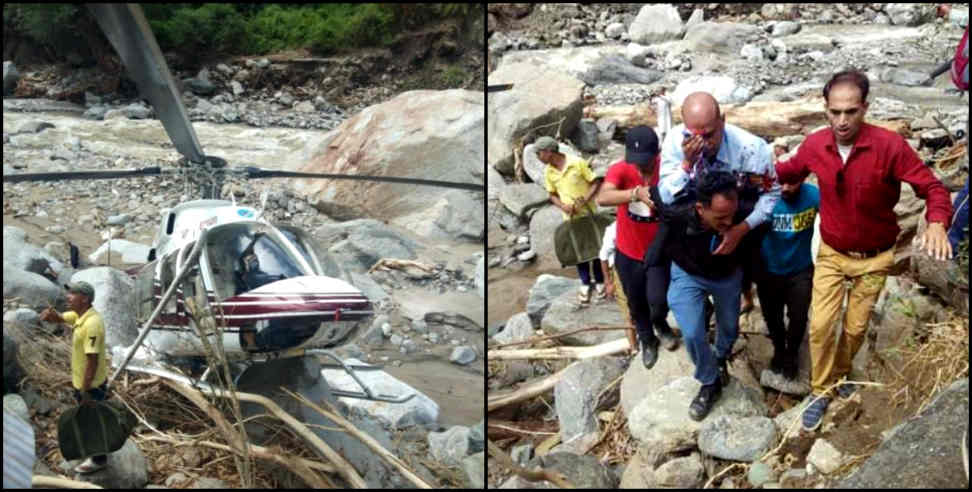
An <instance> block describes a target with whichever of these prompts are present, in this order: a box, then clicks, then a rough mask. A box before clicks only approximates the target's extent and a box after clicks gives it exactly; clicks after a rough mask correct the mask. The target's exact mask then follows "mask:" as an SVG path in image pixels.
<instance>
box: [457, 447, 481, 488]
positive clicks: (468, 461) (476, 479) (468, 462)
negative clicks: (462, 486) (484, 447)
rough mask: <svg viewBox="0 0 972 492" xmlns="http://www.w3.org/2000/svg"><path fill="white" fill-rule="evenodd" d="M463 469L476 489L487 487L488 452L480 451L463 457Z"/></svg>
mask: <svg viewBox="0 0 972 492" xmlns="http://www.w3.org/2000/svg"><path fill="white" fill-rule="evenodd" d="M462 469H463V471H465V472H466V477H468V478H469V485H470V487H472V488H474V489H485V488H486V476H485V475H486V452H485V451H480V452H478V453H476V454H471V455H469V456H466V457H465V458H463V459H462Z"/></svg>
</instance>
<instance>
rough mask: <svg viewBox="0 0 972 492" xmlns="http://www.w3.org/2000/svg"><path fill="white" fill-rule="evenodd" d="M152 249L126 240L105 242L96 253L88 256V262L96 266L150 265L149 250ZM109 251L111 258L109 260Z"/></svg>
mask: <svg viewBox="0 0 972 492" xmlns="http://www.w3.org/2000/svg"><path fill="white" fill-rule="evenodd" d="M151 249H152V247H151V246H148V245H145V244H139V243H135V242H132V241H127V240H125V239H112V240H110V241H105V242H104V243H103V244H102V245H101V246H99V247H98V249H97V250H95V251H94V253H91V254H90V255H88V260H89V261H91V263H94V264H106V263H107V264H112V265H119V264H121V263H126V264H129V265H136V264H137V265H141V264H144V263H148V255H149V250H151ZM109 250H110V251H111V258H109V253H108V252H109Z"/></svg>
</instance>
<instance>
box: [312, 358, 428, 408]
mask: <svg viewBox="0 0 972 492" xmlns="http://www.w3.org/2000/svg"><path fill="white" fill-rule="evenodd" d="M307 353H308V354H318V355H326V356H328V357H330V358H332V359H334V360H335V361H337V364H321V365H324V366H328V367H340V368H342V369H344V372H346V373H348V375H349V376H351V378H352V379H354V381H355V382H356V383H358V386H361V388H362V389H363V390H364V391H345V390H337V389H334V388H331V393H334V394H335V395H337V396H346V397H348V398H360V399H362V400H373V401H387V402H389V403H404V402H406V401H408V400H411V399H412V398H414V397H415V393H412V394H410V395H408V396H402V397H398V398H396V397H394V396H392V395H384V394H381V395H376V394H374V393H372V392H371V389H370V388H368V386H366V385H365V384H364V382H362V381H361V380H360V379H358V375H357V374H355V373H354V369H352V366H351V365H349V364H347V363H345V362H344V361H343V360H341V358H340V357H338V356H337V354H335V353H334V352H332V351H330V350H324V349H307ZM353 366H354V367H357V368H359V370H360V369H371V367H370V366H361V365H357V364H354V365H353Z"/></svg>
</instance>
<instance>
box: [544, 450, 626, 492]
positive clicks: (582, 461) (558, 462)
mask: <svg viewBox="0 0 972 492" xmlns="http://www.w3.org/2000/svg"><path fill="white" fill-rule="evenodd" d="M537 465H539V466H542V467H543V468H544V469H550V470H555V471H558V472H560V473H563V474H564V475H565V476H566V477H567V480H568V481H570V483H572V484H573V485H574V486H575V487H577V488H587V489H613V488H615V487H617V481H616V480H615V477H614V474H613V473H611V471H610V470H609V469H608V468H607V467H606V466H604V465H602V464H601V463H599V462H598V460H597V458H595V457H593V456H586V455H585V456H579V455H576V454H570V453H549V454H547V455H545V456H535V457H534V458H533V459H532V460H530V462H529V463H528V464H527V469H532V468H533V467H535V466H537Z"/></svg>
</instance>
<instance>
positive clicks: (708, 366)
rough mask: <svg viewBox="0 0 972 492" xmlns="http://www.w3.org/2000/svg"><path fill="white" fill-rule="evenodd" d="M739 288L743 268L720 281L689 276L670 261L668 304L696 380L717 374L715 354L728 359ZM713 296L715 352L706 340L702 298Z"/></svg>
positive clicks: (736, 328)
mask: <svg viewBox="0 0 972 492" xmlns="http://www.w3.org/2000/svg"><path fill="white" fill-rule="evenodd" d="M741 291H742V269H741V268H737V269H736V271H735V272H733V273H732V274H731V275H729V276H728V277H726V278H724V279H722V280H710V279H707V278H704V277H697V276H695V275H690V274H688V273H686V272H685V270H682V269H681V268H679V266H678V265H677V264H676V263H675V262H672V281H671V284H670V285H669V286H668V307H669V308H670V309H671V310H672V313H674V314H675V321H676V322H677V323H678V326H679V328H681V329H682V340H683V341H684V342H685V349H686V350H688V354H689V357H690V358H691V359H692V363H694V364H695V374H694V376H695V379H696V380H698V381H699V382H700V383H702V384H712V383H714V382H715V381H716V379H717V378H718V377H719V368H718V365H717V363H716V357H719V358H723V359H725V358H728V356H729V354H730V353H731V351H732V345H733V344H734V343H736V337H737V336H738V335H739V294H740V293H741ZM709 294H711V295H712V297H713V298H714V299H715V315H716V330H717V331H716V344H715V348H716V353H715V354H713V353H712V349H711V348H709V343H708V342H706V341H705V333H706V328H708V327H707V326H706V323H705V297H706V296H707V295H709Z"/></svg>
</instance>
